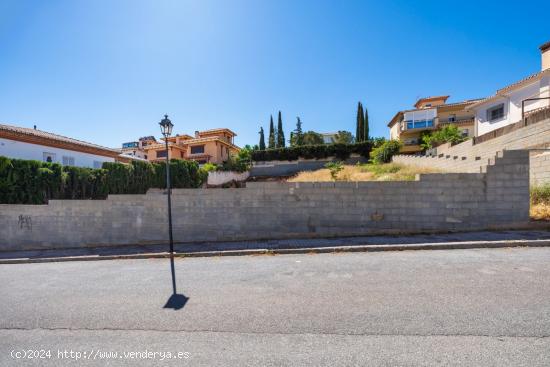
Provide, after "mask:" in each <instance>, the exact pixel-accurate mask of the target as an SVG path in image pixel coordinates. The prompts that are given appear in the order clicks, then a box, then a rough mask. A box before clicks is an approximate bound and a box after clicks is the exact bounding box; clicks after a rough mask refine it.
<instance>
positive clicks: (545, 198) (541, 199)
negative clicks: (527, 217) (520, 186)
mask: <svg viewBox="0 0 550 367" xmlns="http://www.w3.org/2000/svg"><path fill="white" fill-rule="evenodd" d="M531 203H532V204H550V184H544V185H540V186H532V187H531Z"/></svg>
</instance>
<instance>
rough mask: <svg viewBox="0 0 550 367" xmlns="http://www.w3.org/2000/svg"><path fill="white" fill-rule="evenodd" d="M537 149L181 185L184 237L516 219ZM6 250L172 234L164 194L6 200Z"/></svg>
mask: <svg viewBox="0 0 550 367" xmlns="http://www.w3.org/2000/svg"><path fill="white" fill-rule="evenodd" d="M528 162H529V156H528V152H526V151H505V152H504V154H503V156H502V157H499V158H498V159H497V160H496V162H495V164H494V165H493V166H490V167H488V169H487V172H486V173H448V174H428V175H419V177H418V179H417V180H416V181H402V182H319V183H304V182H299V183H277V182H273V183H248V184H247V187H246V188H235V189H233V188H232V189H178V190H173V196H172V198H173V220H174V238H175V240H176V241H178V242H196V241H217V240H220V241H222V240H223V241H228V240H252V239H277V238H300V237H328V236H352V235H365V234H377V233H416V232H426V231H449V230H475V229H477V230H483V229H489V228H497V227H499V228H513V227H515V226H522V225H524V224H525V223H527V222H528V220H529V163H528ZM0 222H1V223H2V226H1V227H0V250H18V249H35V248H64V247H86V246H97V245H105V246H108V245H115V244H147V243H161V242H164V241H166V233H167V212H166V195H165V194H164V192H163V191H161V190H151V191H150V192H149V193H148V194H147V195H111V196H109V198H108V199H107V200H103V201H99V200H98V201H91V200H72V201H71V200H62V201H56V200H52V201H51V202H50V203H49V205H0Z"/></svg>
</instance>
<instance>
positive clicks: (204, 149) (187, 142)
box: [144, 128, 240, 164]
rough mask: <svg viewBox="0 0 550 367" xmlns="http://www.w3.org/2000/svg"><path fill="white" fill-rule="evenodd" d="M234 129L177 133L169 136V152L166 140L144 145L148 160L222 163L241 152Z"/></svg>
mask: <svg viewBox="0 0 550 367" xmlns="http://www.w3.org/2000/svg"><path fill="white" fill-rule="evenodd" d="M235 136H237V134H235V133H234V132H233V131H231V130H229V129H226V128H219V129H211V130H204V131H195V136H191V135H187V134H181V135H180V134H176V135H175V136H171V137H169V138H168V152H167V151H166V141H165V140H164V138H162V140H163V141H162V142H158V143H155V144H149V145H146V146H144V150H145V154H146V157H147V160H149V161H153V162H154V161H159V160H164V159H166V155H167V154H168V156H169V158H170V159H185V160H192V161H196V162H198V163H199V164H204V163H215V164H221V163H223V162H224V161H226V160H227V159H228V158H229V157H230V156H232V155H235V154H237V153H238V152H239V150H240V148H239V147H238V146H236V145H235V143H234V138H235Z"/></svg>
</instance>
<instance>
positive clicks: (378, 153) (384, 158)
mask: <svg viewBox="0 0 550 367" xmlns="http://www.w3.org/2000/svg"><path fill="white" fill-rule="evenodd" d="M401 146H402V143H401V142H400V141H399V140H388V141H385V142H384V143H382V145H380V146H379V147H377V148H375V149H373V150H372V152H371V153H370V158H371V160H372V162H373V163H374V164H380V163H388V162H390V161H391V159H392V157H393V156H394V155H395V154H397V153H399V149H401Z"/></svg>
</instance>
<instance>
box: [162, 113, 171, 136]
mask: <svg viewBox="0 0 550 367" xmlns="http://www.w3.org/2000/svg"><path fill="white" fill-rule="evenodd" d="M159 125H160V132H161V133H162V135H164V137H168V136H170V135H172V127H174V124H172V121H170V119H169V118H168V115H164V118H163V119H162V121H161V122H159Z"/></svg>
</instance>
